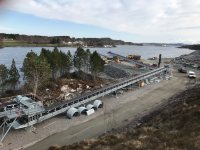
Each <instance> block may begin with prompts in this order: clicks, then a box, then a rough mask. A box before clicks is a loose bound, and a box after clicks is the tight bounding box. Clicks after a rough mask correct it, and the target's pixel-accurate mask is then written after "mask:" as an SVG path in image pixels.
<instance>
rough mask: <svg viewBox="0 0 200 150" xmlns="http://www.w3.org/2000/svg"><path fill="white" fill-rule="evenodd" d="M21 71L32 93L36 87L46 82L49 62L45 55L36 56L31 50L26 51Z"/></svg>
mask: <svg viewBox="0 0 200 150" xmlns="http://www.w3.org/2000/svg"><path fill="white" fill-rule="evenodd" d="M21 71H22V72H23V73H24V80H26V81H27V82H28V84H29V86H30V88H31V89H32V90H33V93H34V94H36V93H37V90H38V88H40V87H43V86H44V85H46V84H47V83H48V81H49V78H50V74H51V69H50V64H49V63H48V61H47V59H46V58H45V56H44V55H43V54H42V55H40V56H39V57H38V56H37V54H36V53H34V52H33V51H32V50H31V52H29V53H27V55H26V58H25V59H24V62H23V66H22V68H21Z"/></svg>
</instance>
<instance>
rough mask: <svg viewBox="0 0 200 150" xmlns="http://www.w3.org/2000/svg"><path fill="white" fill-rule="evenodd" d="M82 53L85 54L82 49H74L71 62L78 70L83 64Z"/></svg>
mask: <svg viewBox="0 0 200 150" xmlns="http://www.w3.org/2000/svg"><path fill="white" fill-rule="evenodd" d="M84 55H85V52H84V49H82V48H81V47H78V48H77V50H76V51H75V54H74V58H73V62H74V67H75V68H77V70H78V71H79V72H80V71H81V69H82V68H83V66H84V58H83V56H84Z"/></svg>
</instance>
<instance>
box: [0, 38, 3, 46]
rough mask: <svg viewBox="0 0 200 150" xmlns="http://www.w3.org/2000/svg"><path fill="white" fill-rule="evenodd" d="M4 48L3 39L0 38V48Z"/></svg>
mask: <svg viewBox="0 0 200 150" xmlns="http://www.w3.org/2000/svg"><path fill="white" fill-rule="evenodd" d="M1 47H3V41H2V37H1V36H0V48H1Z"/></svg>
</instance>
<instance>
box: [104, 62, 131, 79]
mask: <svg viewBox="0 0 200 150" xmlns="http://www.w3.org/2000/svg"><path fill="white" fill-rule="evenodd" d="M104 71H105V73H106V74H108V75H109V76H111V77H113V78H126V77H129V76H131V74H130V73H129V72H127V71H125V70H122V69H119V68H117V67H115V66H112V65H107V66H106V67H105V70H104Z"/></svg>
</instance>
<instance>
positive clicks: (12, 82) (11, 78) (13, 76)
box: [8, 59, 20, 90]
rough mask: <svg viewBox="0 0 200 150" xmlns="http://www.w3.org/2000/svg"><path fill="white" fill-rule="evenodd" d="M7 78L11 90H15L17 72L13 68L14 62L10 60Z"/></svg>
mask: <svg viewBox="0 0 200 150" xmlns="http://www.w3.org/2000/svg"><path fill="white" fill-rule="evenodd" d="M8 75H9V78H8V83H9V84H10V86H11V88H13V89H14V90H15V87H16V85H17V84H19V83H20V82H19V78H20V75H19V72H18V70H17V68H16V66H15V60H14V59H13V60H12V65H11V68H10V70H9V72H8Z"/></svg>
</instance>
